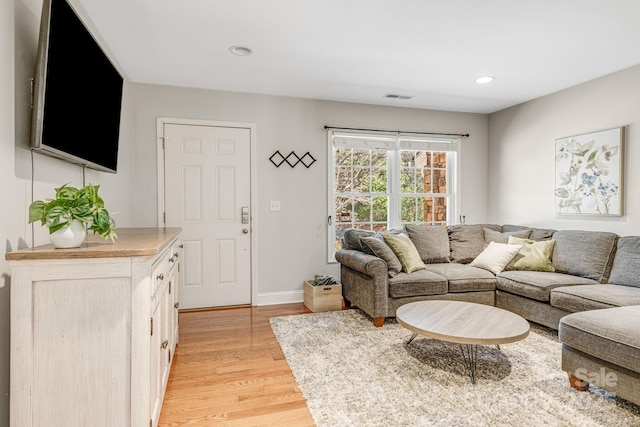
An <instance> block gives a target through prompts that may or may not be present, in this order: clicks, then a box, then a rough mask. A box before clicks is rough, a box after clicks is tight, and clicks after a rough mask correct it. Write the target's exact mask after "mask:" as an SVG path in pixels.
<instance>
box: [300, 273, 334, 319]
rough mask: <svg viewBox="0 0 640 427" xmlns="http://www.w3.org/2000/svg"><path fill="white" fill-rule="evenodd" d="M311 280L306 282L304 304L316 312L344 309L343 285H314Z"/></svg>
mask: <svg viewBox="0 0 640 427" xmlns="http://www.w3.org/2000/svg"><path fill="white" fill-rule="evenodd" d="M311 283H312V281H311V280H307V281H305V282H304V305H305V306H306V307H307V308H308V309H309V310H311V311H313V312H314V313H316V312H320V311H332V310H342V285H341V284H340V283H337V284H334V285H326V286H313V285H312V284H311Z"/></svg>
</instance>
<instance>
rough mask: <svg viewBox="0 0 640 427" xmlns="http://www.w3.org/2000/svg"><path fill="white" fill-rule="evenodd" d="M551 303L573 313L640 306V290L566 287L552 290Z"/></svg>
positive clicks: (607, 286)
mask: <svg viewBox="0 0 640 427" xmlns="http://www.w3.org/2000/svg"><path fill="white" fill-rule="evenodd" d="M550 302H551V305H552V306H554V307H557V308H559V309H562V310H565V311H569V312H571V313H573V312H576V311H587V310H599V309H601V308H611V307H622V306H625V305H640V288H635V287H632V286H620V285H581V286H566V287H560V288H555V289H554V290H552V291H551V299H550ZM639 326H640V325H639Z"/></svg>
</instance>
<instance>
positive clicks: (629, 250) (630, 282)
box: [609, 236, 640, 288]
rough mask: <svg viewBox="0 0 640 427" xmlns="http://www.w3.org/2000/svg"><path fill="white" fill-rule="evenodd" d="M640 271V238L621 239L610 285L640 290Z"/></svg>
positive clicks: (626, 237) (614, 260)
mask: <svg viewBox="0 0 640 427" xmlns="http://www.w3.org/2000/svg"><path fill="white" fill-rule="evenodd" d="M639 271H640V236H625V237H620V239H618V250H617V252H616V255H615V258H614V259H613V268H612V269H611V278H610V279H609V283H612V284H614V285H624V286H635V287H636V288H640V276H639V275H638V272H639Z"/></svg>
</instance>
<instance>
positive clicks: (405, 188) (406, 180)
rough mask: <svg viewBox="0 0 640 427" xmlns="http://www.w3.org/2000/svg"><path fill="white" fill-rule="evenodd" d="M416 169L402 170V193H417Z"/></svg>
mask: <svg viewBox="0 0 640 427" xmlns="http://www.w3.org/2000/svg"><path fill="white" fill-rule="evenodd" d="M415 173H416V170H415V169H408V168H402V169H401V170H400V192H402V193H415V192H416V178H415Z"/></svg>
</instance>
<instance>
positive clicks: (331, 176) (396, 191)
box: [327, 129, 462, 263]
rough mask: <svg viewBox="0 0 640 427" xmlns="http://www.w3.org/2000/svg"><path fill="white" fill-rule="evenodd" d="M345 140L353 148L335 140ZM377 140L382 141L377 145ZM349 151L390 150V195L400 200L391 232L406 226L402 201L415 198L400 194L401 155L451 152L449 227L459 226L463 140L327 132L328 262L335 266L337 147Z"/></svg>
mask: <svg viewBox="0 0 640 427" xmlns="http://www.w3.org/2000/svg"><path fill="white" fill-rule="evenodd" d="M340 137H344V138H346V139H352V141H353V142H354V143H353V145H350V144H346V143H342V144H340V143H338V144H336V143H334V141H335V138H340ZM358 139H361V140H363V142H362V143H361V144H359V143H357V142H355V141H357V140H358ZM376 140H378V141H380V144H379V145H377V143H376V142H375V141H376ZM337 145H339V146H340V147H343V148H345V147H349V148H386V149H387V153H388V155H387V163H388V164H387V174H388V193H389V194H390V199H392V200H395V199H396V198H397V202H398V203H389V211H388V216H387V228H388V229H393V228H400V227H402V222H401V218H400V216H401V215H400V198H401V196H402V195H408V196H411V195H412V194H411V193H400V169H401V167H400V158H399V154H400V151H402V150H405V149H407V150H421V151H436V152H447V153H448V154H447V184H448V185H447V187H448V189H450V191H449V192H447V193H446V194H448V204H447V224H455V223H457V221H456V220H457V219H458V218H459V215H458V212H461V208H460V205H461V203H460V186H459V182H460V170H461V167H460V165H461V156H460V154H461V151H462V144H461V137H445V136H442V137H440V136H429V137H424V136H419V135H411V134H402V133H389V132H375V131H367V132H351V131H344V130H333V129H331V130H328V131H327V159H328V162H327V175H328V191H327V199H328V200H327V262H329V263H335V262H336V259H335V252H336V250H335V239H336V229H335V224H336V219H335V212H336V207H335V200H336V193H335V187H336V179H335V160H336V146H337Z"/></svg>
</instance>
